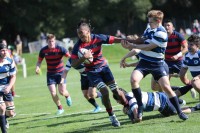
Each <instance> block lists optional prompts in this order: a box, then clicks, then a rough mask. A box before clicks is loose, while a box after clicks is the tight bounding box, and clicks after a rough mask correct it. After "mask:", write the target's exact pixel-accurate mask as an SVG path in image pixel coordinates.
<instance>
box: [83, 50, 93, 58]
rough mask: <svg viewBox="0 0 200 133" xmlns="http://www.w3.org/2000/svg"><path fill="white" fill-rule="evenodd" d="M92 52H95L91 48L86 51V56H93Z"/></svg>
mask: <svg viewBox="0 0 200 133" xmlns="http://www.w3.org/2000/svg"><path fill="white" fill-rule="evenodd" d="M92 54H93V53H92V50H91V49H89V50H88V51H87V52H85V54H84V57H85V58H86V59H88V58H91V57H93V55H92Z"/></svg>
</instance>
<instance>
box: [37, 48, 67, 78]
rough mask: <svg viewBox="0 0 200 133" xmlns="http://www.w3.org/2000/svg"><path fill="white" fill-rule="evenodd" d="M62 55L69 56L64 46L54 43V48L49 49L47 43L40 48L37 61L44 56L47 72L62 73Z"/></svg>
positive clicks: (40, 60)
mask: <svg viewBox="0 0 200 133" xmlns="http://www.w3.org/2000/svg"><path fill="white" fill-rule="evenodd" d="M63 56H65V57H70V54H69V52H68V51H67V50H66V49H65V48H64V47H61V46H59V45H56V46H55V48H53V49H49V48H48V45H47V46H45V47H43V48H42V49H41V50H40V53H39V57H38V61H39V62H42V60H43V59H44V58H45V60H46V63H47V73H49V74H55V73H62V72H63V71H64V63H63V59H62V58H63Z"/></svg>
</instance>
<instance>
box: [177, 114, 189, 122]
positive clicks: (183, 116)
mask: <svg viewBox="0 0 200 133" xmlns="http://www.w3.org/2000/svg"><path fill="white" fill-rule="evenodd" d="M178 116H179V118H180V119H182V120H184V121H185V120H187V119H188V116H187V115H185V114H184V113H183V112H181V113H179V114H178Z"/></svg>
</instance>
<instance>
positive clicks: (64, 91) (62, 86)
mask: <svg viewBox="0 0 200 133" xmlns="http://www.w3.org/2000/svg"><path fill="white" fill-rule="evenodd" d="M58 91H59V93H60V95H62V96H65V97H68V96H69V92H68V91H67V89H66V84H59V85H58Z"/></svg>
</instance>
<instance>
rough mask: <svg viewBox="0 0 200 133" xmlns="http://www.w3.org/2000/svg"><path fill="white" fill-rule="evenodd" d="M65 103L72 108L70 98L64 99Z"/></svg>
mask: <svg viewBox="0 0 200 133" xmlns="http://www.w3.org/2000/svg"><path fill="white" fill-rule="evenodd" d="M66 103H67V105H68V106H72V99H71V97H70V96H68V97H67V98H66Z"/></svg>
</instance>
